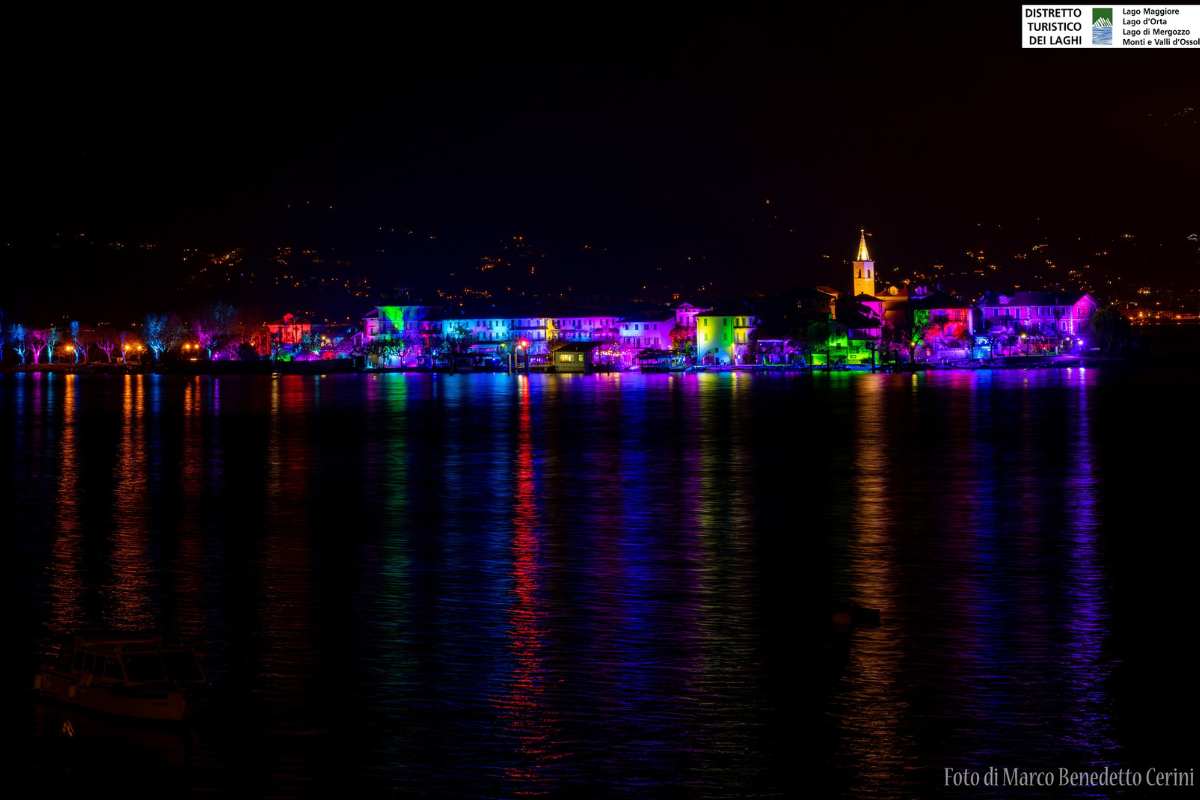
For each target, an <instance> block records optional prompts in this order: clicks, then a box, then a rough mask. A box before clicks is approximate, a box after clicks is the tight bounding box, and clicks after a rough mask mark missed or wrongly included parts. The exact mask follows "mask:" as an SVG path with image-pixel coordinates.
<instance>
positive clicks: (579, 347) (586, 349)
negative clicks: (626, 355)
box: [554, 342, 601, 353]
mask: <svg viewBox="0 0 1200 800" xmlns="http://www.w3.org/2000/svg"><path fill="white" fill-rule="evenodd" d="M600 345H601V342H568V343H567V344H564V345H560V346H558V347H555V348H554V352H555V353H590V352H592V351H593V350H595V349H596V348H597V347H599V346H600Z"/></svg>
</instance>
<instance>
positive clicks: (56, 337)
mask: <svg viewBox="0 0 1200 800" xmlns="http://www.w3.org/2000/svg"><path fill="white" fill-rule="evenodd" d="M61 340H62V335H61V334H60V333H59V332H58V327H57V326H55V325H51V326H50V330H48V331H46V363H47V364H53V363H54V348H56V347H58V343H59V342H60V341H61Z"/></svg>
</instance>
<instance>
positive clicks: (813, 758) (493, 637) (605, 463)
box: [0, 369, 1200, 797]
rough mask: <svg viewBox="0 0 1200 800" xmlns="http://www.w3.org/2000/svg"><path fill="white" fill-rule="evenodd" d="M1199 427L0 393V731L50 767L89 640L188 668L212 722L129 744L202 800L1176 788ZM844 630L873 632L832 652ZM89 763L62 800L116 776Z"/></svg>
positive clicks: (961, 395) (412, 396)
mask: <svg viewBox="0 0 1200 800" xmlns="http://www.w3.org/2000/svg"><path fill="white" fill-rule="evenodd" d="M1197 396H1198V393H1197V380H1196V377H1195V375H1194V374H1192V373H1188V372H1167V371H1163V370H1159V371H1155V372H1145V373H1140V374H1133V373H1129V372H1119V373H1118V372H1115V371H1114V372H1110V373H1104V374H1102V373H1100V372H1098V371H1096V370H1082V369H1063V370H1053V371H1049V370H1048V371H1028V372H1025V371H997V372H987V371H981V372H940V373H930V374H928V375H882V374H874V375H873V374H845V373H840V374H839V373H834V374H819V375H813V376H749V375H737V374H722V375H687V376H671V375H656V376H649V375H647V376H638V375H612V376H574V377H572V376H559V377H553V376H533V377H528V378H526V377H515V378H514V377H509V376H503V375H497V376H492V375H474V376H469V375H468V376H437V375H403V374H384V375H329V376H325V377H315V376H312V377H310V376H276V377H267V376H222V377H219V378H210V377H180V376H175V377H171V376H153V375H147V376H140V375H134V376H108V377H105V376H69V375H66V376H64V375H5V376H0V424H3V427H4V430H5V432H6V433H5V436H4V437H3V449H2V450H0V458H2V459H3V460H4V463H6V465H7V467H6V470H7V477H6V479H5V481H4V489H3V497H2V499H3V501H4V504H5V507H6V508H7V509H8V510H9V513H8V519H9V520H10V522H9V523H8V525H7V526H6V527H7V530H8V533H7V535H6V536H5V540H6V548H7V549H6V557H5V563H6V565H7V570H6V574H7V577H8V583H9V587H10V588H9V591H10V592H11V596H12V602H11V604H10V607H11V608H12V609H13V611H12V618H13V622H14V626H13V631H12V634H13V636H14V641H13V642H12V646H11V649H10V652H13V653H16V654H17V657H16V658H15V659H13V660H11V661H10V663H9V666H8V670H7V672H8V673H9V675H10V678H9V679H8V683H9V684H10V687H11V689H12V691H11V694H10V697H12V698H14V699H15V701H16V704H17V706H18V707H21V708H26V709H29V710H28V711H27V712H24V713H21V714H17V715H10V716H11V719H12V720H14V721H13V722H12V723H11V725H12V726H13V729H12V730H11V731H10V733H11V734H13V735H15V736H17V737H18V738H23V739H24V740H25V741H27V742H28V743H29V744H28V747H29V752H30V753H31V754H32V760H31V761H30V762H29V763H30V764H32V765H34V766H33V767H31V768H30V769H41V768H42V766H44V761H45V759H46V758H48V757H53V758H61V757H62V756H61V753H59V751H57V750H52V749H48V748H49V747H50V745H47V744H46V742H45V741H44V740H42V739H34V738H31V737H30V734H31V733H32V732H33V731H35V730H40V731H47V730H49V731H50V732H54V731H55V730H56V727H55V726H56V725H57V724H58V722H57V718H53V717H51V719H50V722H49V723H47V717H46V712H45V710H41V709H33V708H30V707H31V705H32V704H31V703H30V702H29V701H28V696H27V694H26V693H25V692H24V691H23V689H24V687H25V686H27V685H28V681H29V676H30V675H31V674H32V672H33V669H34V665H35V664H36V662H37V659H38V658H39V656H40V654H41V653H42V652H44V651H45V650H46V649H48V648H49V647H51V646H52V643H53V641H54V640H55V636H56V635H59V634H65V633H69V632H72V631H76V630H80V629H85V628H94V627H109V628H122V629H130V630H133V629H159V630H164V631H167V632H169V633H172V634H174V635H178V636H180V637H183V638H185V639H187V640H189V641H193V642H196V643H197V644H198V645H199V646H200V648H201V649H202V651H203V657H204V662H205V664H206V665H207V667H208V671H209V673H210V675H211V677H212V679H213V682H214V684H215V687H216V690H217V694H218V697H219V698H220V699H221V702H222V705H223V708H224V712H223V715H222V716H221V717H220V720H221V722H220V723H219V724H218V725H216V726H215V728H210V729H202V730H198V731H195V732H192V733H189V734H188V735H187V736H186V737H183V739H184V741H183V742H182V743H180V742H179V741H176V740H174V739H171V737H167V740H168V741H166V743H165V744H163V743H161V742H157V741H155V742H154V743H153V744H154V746H153V747H149V748H148V749H150V750H152V751H153V755H152V756H146V755H145V749H143V750H139V751H138V752H139V756H138V758H141V759H151V760H152V759H158V761H156V762H155V763H161V769H158V770H156V771H153V772H152V773H150V774H152V775H153V776H154V777H153V780H154V781H168V782H177V783H178V784H179V786H181V787H182V788H193V789H197V790H202V791H209V790H237V791H238V792H248V793H252V794H253V793H271V794H279V795H286V794H296V793H314V794H315V793H324V792H327V791H331V790H335V789H339V788H342V787H348V786H351V785H354V786H365V787H367V788H376V789H383V788H391V789H395V790H398V791H399V792H401V793H425V794H428V795H429V796H445V795H462V796H498V797H507V796H518V795H520V796H527V795H545V794H562V793H564V792H576V793H588V794H592V795H597V794H599V795H625V796H646V795H662V794H670V795H687V796H712V797H733V796H782V795H792V794H794V793H796V792H797V791H801V790H804V789H807V790H809V791H816V792H817V793H818V795H824V796H838V795H842V796H863V797H911V796H914V795H917V794H931V793H935V792H938V791H940V785H941V780H942V770H943V768H944V767H947V766H950V767H960V768H975V769H986V768H987V767H988V766H991V765H998V766H1020V767H1026V768H1030V769H1035V768H1056V767H1058V766H1062V765H1068V766H1090V767H1096V766H1103V765H1111V766H1118V765H1123V766H1149V765H1150V764H1155V765H1158V766H1160V767H1170V766H1179V767H1189V766H1195V764H1194V755H1193V754H1194V747H1193V745H1194V743H1195V738H1194V734H1190V735H1189V734H1181V733H1180V731H1181V724H1182V722H1183V721H1185V720H1190V719H1194V718H1195V713H1196V710H1197V691H1196V689H1195V688H1194V682H1193V679H1192V675H1193V672H1194V668H1193V662H1192V661H1191V659H1190V656H1189V655H1188V653H1189V652H1190V640H1191V639H1192V638H1194V637H1192V636H1191V633H1190V631H1191V627H1192V626H1191V624H1190V622H1189V619H1190V614H1191V612H1192V610H1193V609H1194V608H1195V600H1194V593H1193V591H1192V587H1193V586H1194V580H1195V579H1194V577H1193V571H1194V566H1193V565H1194V559H1195V556H1196V546H1195V544H1194V533H1193V532H1192V530H1191V528H1190V524H1191V522H1190V516H1191V508H1192V506H1193V502H1192V500H1193V497H1194V496H1195V480H1194V466H1192V465H1191V464H1190V463H1189V462H1188V461H1187V460H1186V459H1192V458H1194V454H1195V453H1196V452H1197V444H1198V441H1197V440H1198V438H1200V435H1198V434H1197V432H1196V431H1197V426H1196V422H1195V419H1194V415H1195V409H1196V407H1197V406H1196V400H1197ZM1177 457H1178V458H1181V459H1184V461H1183V463H1182V466H1181V465H1180V462H1179V461H1177V460H1175V459H1176V458H1177ZM848 600H853V601H856V602H859V603H862V604H865V605H868V606H871V607H874V608H878V609H880V610H881V612H882V614H883V619H884V624H883V625H882V627H881V628H879V629H877V630H860V631H855V632H854V633H852V634H851V635H850V636H849V637H847V638H846V639H844V640H842V639H841V638H836V639H834V640H833V641H832V642H831V640H830V637H829V635H828V628H829V625H828V610H829V607H830V604H831V603H834V602H842V601H848ZM30 720H32V721H30ZM118 733H119V735H120V736H122V737H128V736H135V737H136V736H143V733H135V734H129V733H127V732H125V731H123V730H122V731H119V732H118ZM92 741H95V740H92ZM122 741H125V739H122ZM89 747H92V745H88V744H87V743H86V742H85V741H84V740H83V739H79V740H78V741H76V742H74V743H73V745H72V749H71V750H70V751H69V753H68V754H67V756H66V757H68V758H75V759H86V758H87V757H88V755H89V752H90V750H89V749H88V748H89ZM114 752H115V755H114ZM47 753H54V754H55V755H53V756H47ZM105 753H106V756H105V759H104V760H103V761H102V762H101V763H100V764H99V765H98V764H97V762H96V761H95V760H94V759H93V760H92V761H90V762H87V763H88V765H89V766H88V769H89V770H91V772H89V773H88V776H89V777H88V780H89V781H97V782H98V783H96V785H100V784H101V783H102V782H103V781H105V780H108V779H111V780H114V781H120V780H128V774H129V773H128V772H123V771H122V770H124V769H125V767H124V766H119V765H120V764H121V751H113V750H112V749H111V748H110V749H108V750H105ZM164 753H165V755H164ZM110 756H111V758H110ZM105 765H110V766H111V772H106V771H105V769H104V766H105ZM79 774H80V773H79V772H77V773H75V775H76V777H77V778H78V777H79ZM121 776H125V777H124V778H122V777H121ZM1070 794H1071V793H1070V792H1067V793H1063V794H1062V795H1061V796H1070ZM1006 795H1007V793H1001V795H1000V796H1006ZM1080 795H1081V796H1087V795H1088V793H1087V792H1080Z"/></svg>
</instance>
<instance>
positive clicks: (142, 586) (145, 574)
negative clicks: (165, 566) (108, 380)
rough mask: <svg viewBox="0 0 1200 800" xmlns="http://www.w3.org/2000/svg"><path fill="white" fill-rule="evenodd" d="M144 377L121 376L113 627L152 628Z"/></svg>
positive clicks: (108, 603) (108, 599)
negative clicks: (147, 521)
mask: <svg viewBox="0 0 1200 800" xmlns="http://www.w3.org/2000/svg"><path fill="white" fill-rule="evenodd" d="M144 381H145V378H144V377H143V376H141V375H137V376H132V375H126V376H125V384H124V388H123V392H122V397H121V441H120V444H119V445H118V446H117V470H116V486H115V487H114V488H113V522H114V526H115V529H114V531H113V552H112V578H111V581H112V582H111V583H110V584H109V586H108V587H107V589H106V591H105V593H104V595H105V607H104V616H105V620H106V622H107V623H108V624H109V625H111V626H112V627H114V628H124V629H126V630H138V629H150V628H153V627H154V616H153V613H152V612H151V609H150V565H149V563H148V559H147V557H146V517H147V514H148V509H147V508H146V505H147V495H146V446H145V445H146V433H145V427H144V426H145V419H146V417H145V408H146V405H145V385H144Z"/></svg>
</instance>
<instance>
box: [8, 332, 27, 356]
mask: <svg viewBox="0 0 1200 800" xmlns="http://www.w3.org/2000/svg"><path fill="white" fill-rule="evenodd" d="M27 335H28V334H26V333H25V326H24V325H22V324H21V323H19V322H14V323H13V324H12V325H10V326H9V328H8V340H9V341H10V342H11V343H12V349H13V352H15V353H16V354H17V360H18V361H19V362H20V363H21V364H24V363H25V337H26V336H27Z"/></svg>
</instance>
